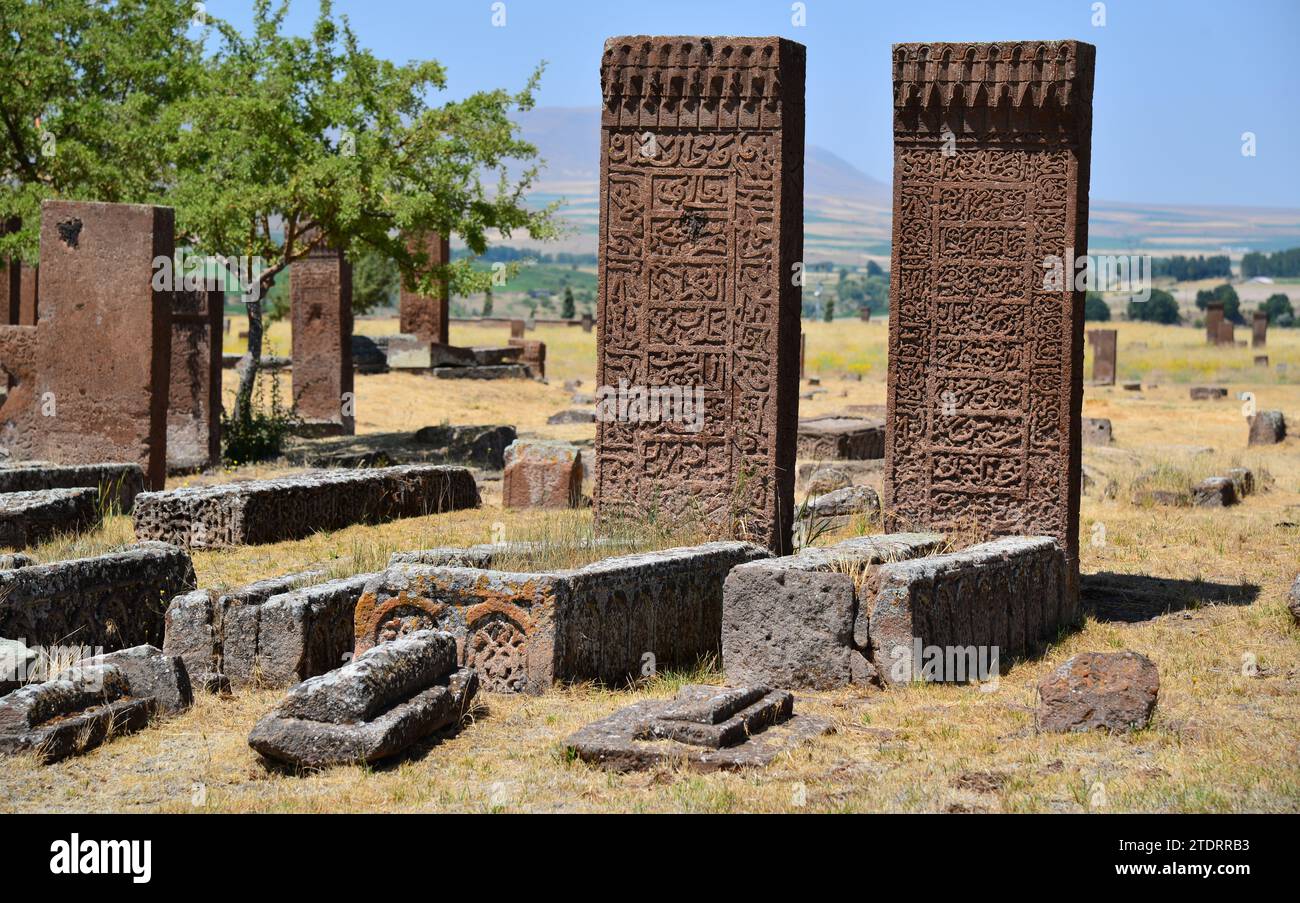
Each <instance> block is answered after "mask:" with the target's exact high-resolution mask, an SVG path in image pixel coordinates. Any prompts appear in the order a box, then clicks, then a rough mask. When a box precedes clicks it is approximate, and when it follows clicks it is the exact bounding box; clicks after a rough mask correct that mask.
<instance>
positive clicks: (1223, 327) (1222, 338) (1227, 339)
mask: <svg viewBox="0 0 1300 903" xmlns="http://www.w3.org/2000/svg"><path fill="white" fill-rule="evenodd" d="M1218 343H1219V344H1220V345H1227V346H1228V347H1232V346H1234V345H1236V344H1237V327H1236V324H1234V323H1233V322H1232V321H1231V320H1221V321H1219V342H1218Z"/></svg>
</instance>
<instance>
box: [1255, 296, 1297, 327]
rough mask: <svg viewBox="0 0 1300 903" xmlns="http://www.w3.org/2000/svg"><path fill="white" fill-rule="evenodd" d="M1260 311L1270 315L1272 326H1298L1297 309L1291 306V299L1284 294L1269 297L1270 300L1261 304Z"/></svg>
mask: <svg viewBox="0 0 1300 903" xmlns="http://www.w3.org/2000/svg"><path fill="white" fill-rule="evenodd" d="M1259 309H1260V310H1262V311H1263V312H1264V313H1266V314H1268V322H1269V325H1270V326H1295V325H1296V317H1295V309H1294V308H1292V306H1291V299H1290V298H1288V297H1287V296H1286V295H1284V294H1283V293H1282V292H1275V293H1274V294H1272V295H1269V296H1268V300H1267V301H1265V302H1264V303H1263V304H1261V305H1260V306H1259Z"/></svg>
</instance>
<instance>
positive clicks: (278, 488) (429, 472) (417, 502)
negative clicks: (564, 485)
mask: <svg viewBox="0 0 1300 903" xmlns="http://www.w3.org/2000/svg"><path fill="white" fill-rule="evenodd" d="M478 505H479V494H478V487H477V486H476V485H475V483H474V477H473V475H472V474H471V473H470V472H469V471H468V470H466V469H465V468H463V467H447V466H441V465H432V464H411V465H406V466H402V467H383V468H375V469H372V470H365V469H362V470H345V471H317V472H313V473H307V474H301V475H294V476H289V477H282V478H279V479H274V480H252V481H249V482H246V483H227V484H223V485H218V486H197V487H192V488H188V489H174V490H171V491H169V492H146V493H142V494H141V495H140V496H139V497H138V498H137V499H136V510H135V532H136V535H137V536H138V537H140V538H141V539H160V540H164V541H167V542H173V543H176V544H178V545H183V546H191V547H198V548H217V547H222V546H232V545H241V544H245V543H249V544H252V543H264V542H278V541H280V540H285V539H298V538H301V537H303V536H309V535H311V534H312V533H315V532H317V531H319V530H337V529H340V528H342V527H346V526H350V525H352V524H359V523H365V524H374V523H382V522H384V521H389V520H396V519H398V518H403V517H420V516H422V515H426V514H434V513H438V512H443V511H455V510H458V509H461V508H477V507H478Z"/></svg>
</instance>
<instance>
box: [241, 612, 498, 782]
mask: <svg viewBox="0 0 1300 903" xmlns="http://www.w3.org/2000/svg"><path fill="white" fill-rule="evenodd" d="M455 662H456V640H455V637H453V636H451V635H450V634H447V633H441V632H437V631H432V630H421V631H416V632H415V633H412V634H409V635H407V636H405V637H402V638H400V639H396V640H393V641H392V642H389V643H384V644H382V645H380V646H376V647H374V648H373V649H370V650H368V651H366V652H364V653H362V654H361V655H358V656H357V657H356V658H355V659H354V660H353V661H352V662H350V663H348V664H346V665H344V666H343V667H341V668H338V669H336V670H334V671H331V672H330V673H328V674H322V675H320V676H319V677H313V678H310V679H308V680H305V681H303V682H302V683H301V684H299V685H298V686H296V687H294V688H293V689H292V690H290V691H289V693H288V695H287V696H285V698H284V699H283V700H282V701H281V702H280V704H279V705H277V706H276V707H275V708H274V709H273V710H272V711H271V712H270V713H268V714H267V715H266V716H265V717H263V718H262V719H261V720H260V721H259V722H258V723H257V725H256V726H255V727H254V728H253V731H252V733H250V734H249V737H248V743H249V745H250V746H252V747H253V749H255V750H257V751H258V752H259V753H261V754H262V755H263V756H266V757H267V758H269V759H274V760H276V761H279V762H285V763H288V764H290V765H296V766H302V767H310V768H324V767H327V766H330V765H343V764H349V763H362V762H377V761H379V760H381V759H386V758H388V757H390V756H393V755H396V754H398V753H400V752H402V751H403V750H405V749H407V748H408V747H409V746H411V745H412V744H413V743H415V742H417V741H418V740H420V739H422V738H424V737H427V736H428V735H430V734H432V733H434V732H435V731H439V730H442V729H443V728H447V727H451V726H453V725H456V724H458V723H459V722H460V720H461V718H462V717H463V716H464V715H465V713H466V712H467V711H468V709H469V704H470V701H471V700H472V699H473V697H474V694H475V693H476V692H477V690H478V675H477V674H476V673H475V671H474V670H473V669H472V668H464V669H460V670H456V664H455Z"/></svg>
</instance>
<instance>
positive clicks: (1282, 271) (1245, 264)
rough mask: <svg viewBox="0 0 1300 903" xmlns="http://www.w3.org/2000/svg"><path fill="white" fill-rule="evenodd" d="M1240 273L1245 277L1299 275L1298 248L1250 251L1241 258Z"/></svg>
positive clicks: (1299, 260) (1299, 251)
mask: <svg viewBox="0 0 1300 903" xmlns="http://www.w3.org/2000/svg"><path fill="white" fill-rule="evenodd" d="M1241 275H1242V277H1243V278H1245V279H1254V278H1255V277H1256V276H1281V277H1289V276H1300V248H1291V249H1289V250H1286V251H1275V252H1274V253H1272V254H1263V253H1261V252H1259V251H1251V252H1250V253H1249V254H1247V255H1245V256H1244V257H1242V258H1241Z"/></svg>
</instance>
